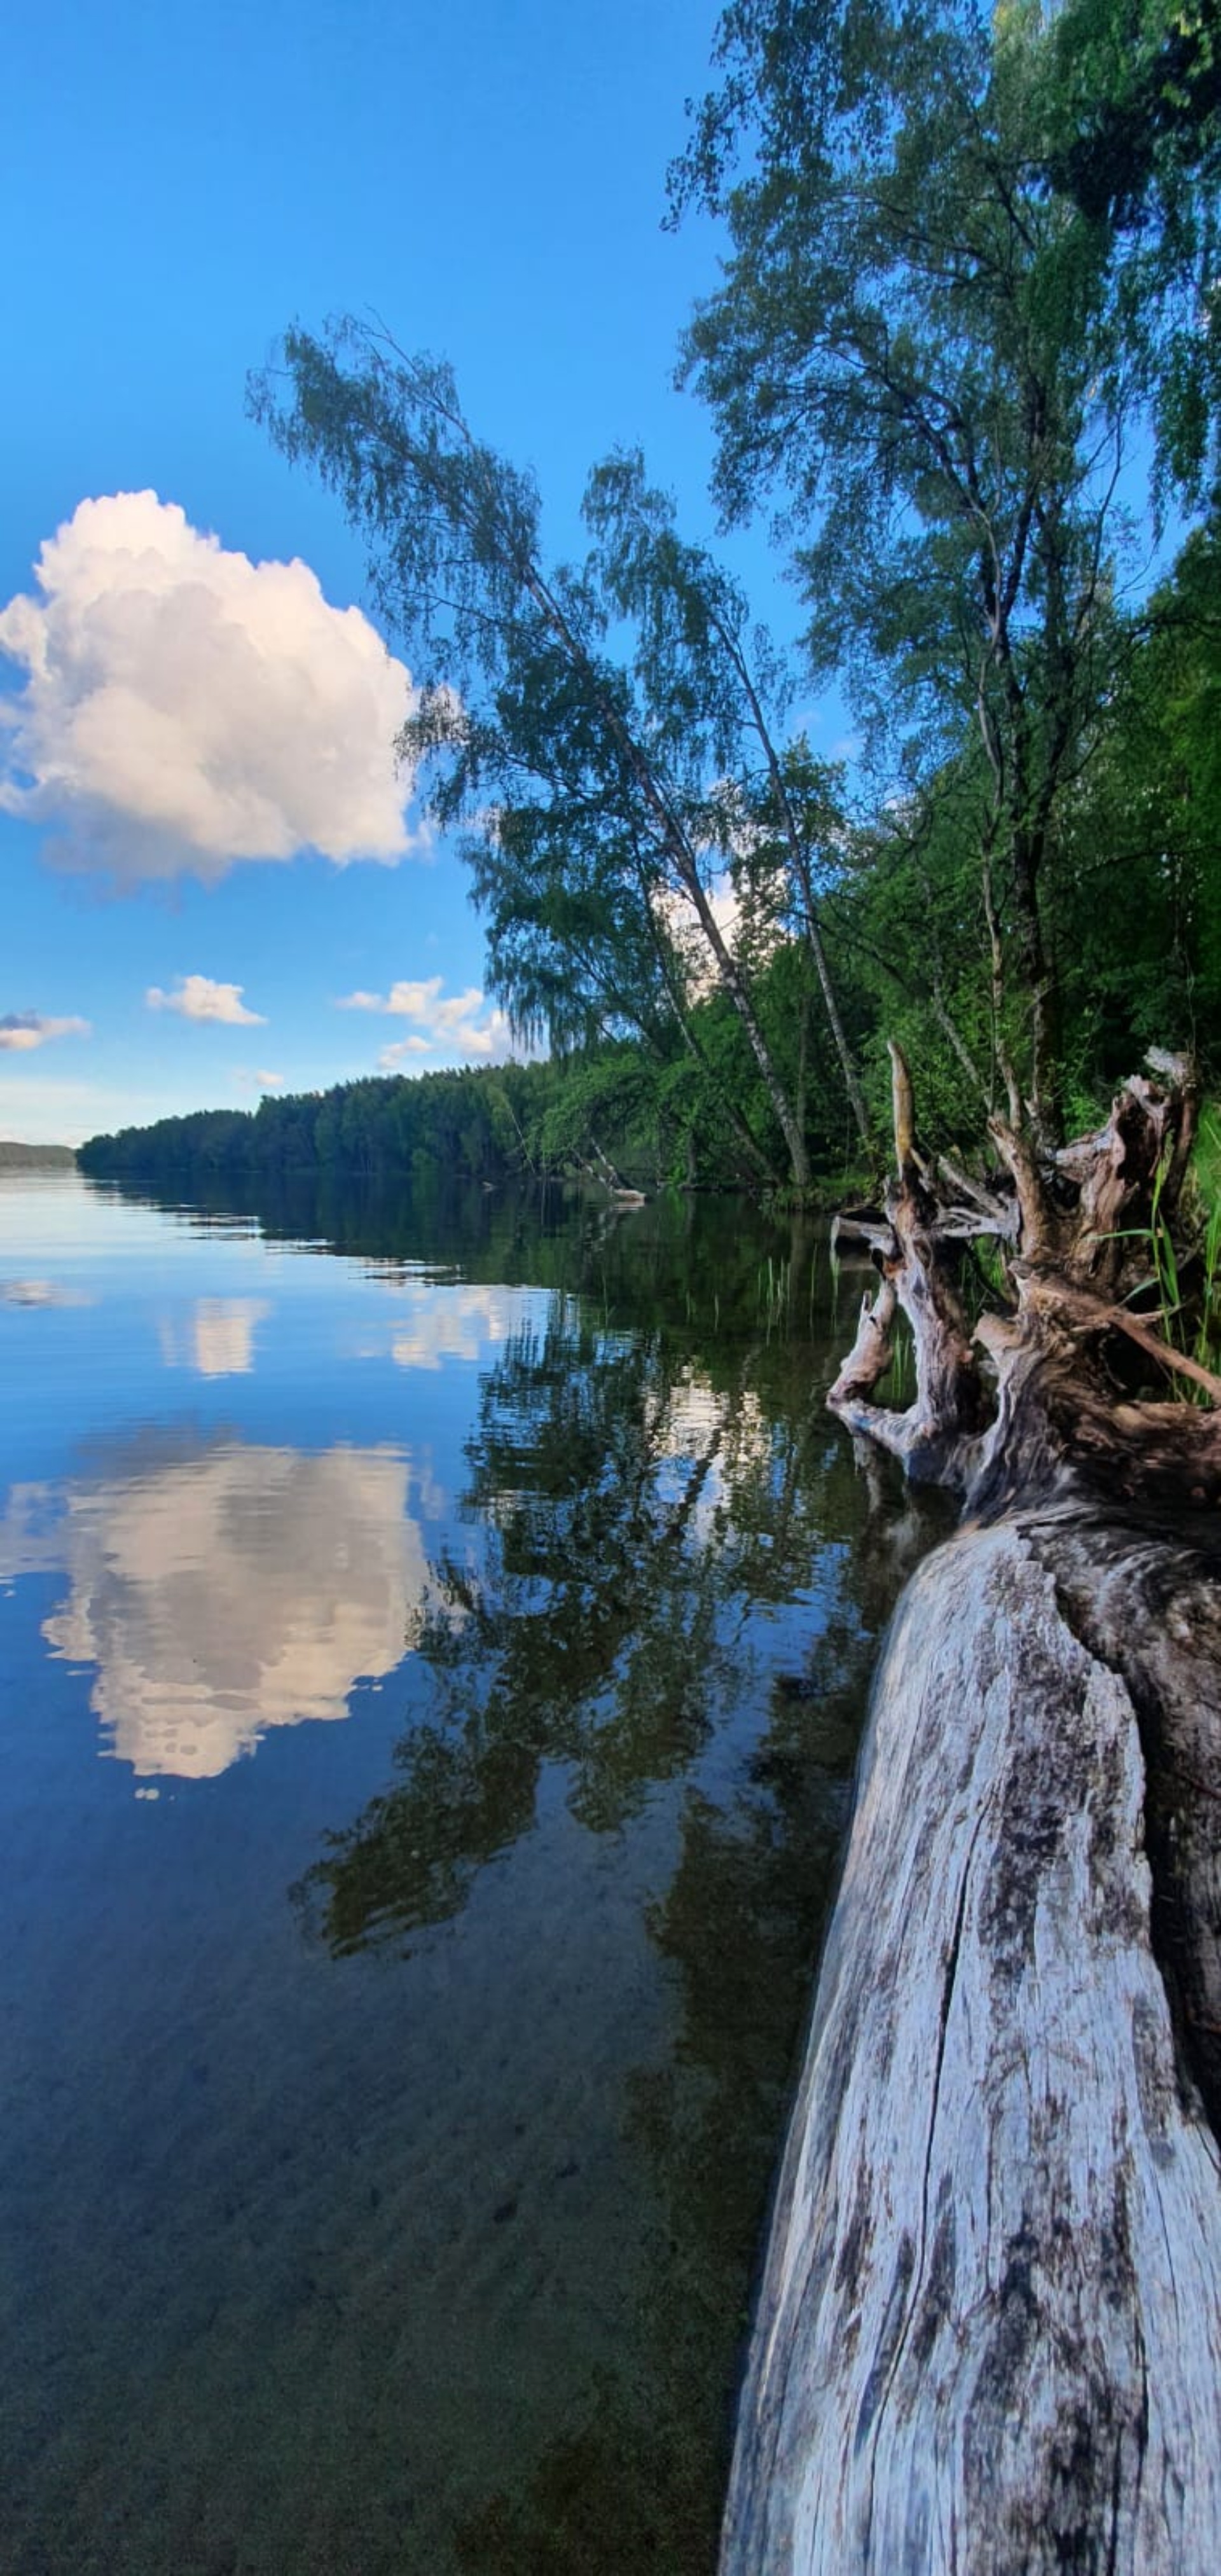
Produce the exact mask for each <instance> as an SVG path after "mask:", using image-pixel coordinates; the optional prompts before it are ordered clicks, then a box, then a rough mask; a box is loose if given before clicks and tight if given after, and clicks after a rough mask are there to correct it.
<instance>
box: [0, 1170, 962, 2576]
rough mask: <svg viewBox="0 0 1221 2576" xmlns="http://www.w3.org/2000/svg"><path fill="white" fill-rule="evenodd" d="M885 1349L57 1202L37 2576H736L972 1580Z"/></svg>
mask: <svg viewBox="0 0 1221 2576" xmlns="http://www.w3.org/2000/svg"><path fill="white" fill-rule="evenodd" d="M303 1247H307V1248H303ZM328 1247H330V1248H328ZM336 1251H338V1252H339V1253H340V1254H342V1255H343V1257H341V1258H336V1257H334V1253H335V1252H336ZM780 1278H783V1281H784V1294H783V1297H782V1298H780V1299H778V1298H777V1292H776V1282H777V1280H778V1279H780ZM831 1291H832V1283H831V1279H830V1273H829V1271H828V1269H827V1266H826V1257H825V1249H823V1248H822V1247H821V1246H820V1243H819V1239H818V1237H817V1234H816V1233H814V1232H811V1231H809V1230H808V1229H805V1230H803V1229H802V1228H800V1227H798V1228H797V1229H796V1230H794V1229H792V1228H788V1227H785V1228H777V1227H774V1226H773V1227H769V1226H768V1225H766V1224H765V1222H764V1221H763V1220H761V1219H759V1218H757V1217H753V1216H751V1215H749V1213H746V1214H744V1213H743V1212H742V1211H740V1210H735V1211H733V1212H732V1213H730V1212H728V1211H726V1210H724V1209H715V1208H712V1209H701V1208H696V1209H692V1208H690V1207H687V1208H683V1207H679V1206H676V1207H673V1208H649V1209H646V1210H643V1211H641V1212H640V1214H639V1215H638V1216H633V1217H632V1218H631V1219H621V1220H615V1219H613V1218H611V1217H610V1216H608V1215H607V1214H606V1213H605V1212H604V1211H599V1210H591V1209H590V1208H589V1207H584V1208H582V1207H580V1206H576V1207H574V1208H572V1209H565V1208H561V1207H558V1206H557V1205H556V1204H555V1203H552V1204H551V1205H550V1206H549V1207H546V1208H544V1209H543V1210H541V1211H540V1210H539V1209H538V1208H537V1207H531V1206H528V1205H527V1204H525V1203H524V1202H523V1203H522V1204H520V1205H518V1204H515V1203H513V1202H512V1201H510V1200H509V1199H508V1198H507V1197H504V1198H502V1199H501V1200H500V1201H498V1202H497V1203H496V1204H494V1205H489V1203H488V1201H487V1200H486V1199H477V1200H476V1201H474V1202H473V1203H471V1204H468V1205H467V1206H466V1207H464V1208H462V1209H455V1208H453V1207H452V1206H446V1205H445V1204H444V1203H442V1202H440V1201H430V1200H422V1199H419V1198H417V1201H416V1203H415V1204H414V1205H412V1204H411V1203H409V1202H404V1201H398V1202H395V1203H393V1204H390V1205H386V1204H383V1205H381V1206H378V1205H377V1204H375V1203H373V1202H370V1201H369V1200H368V1199H367V1198H363V1199H362V1198H359V1197H357V1196H355V1195H353V1194H351V1193H348V1194H346V1195H345V1194H343V1193H341V1192H336V1191H335V1190H334V1189H333V1188H332V1190H331V1191H330V1193H329V1194H327V1195H324V1196H323V1197H322V1198H319V1197H318V1196H317V1195H315V1194H312V1193H311V1194H309V1196H308V1198H305V1199H293V1198H292V1197H291V1194H290V1196H289V1197H288V1198H286V1199H281V1200H278V1201H272V1202H264V1203H263V1204H262V1205H261V1206H260V1207H258V1208H255V1207H253V1206H252V1207H250V1208H246V1209H238V1210H236V1211H234V1210H233V1209H231V1208H230V1209H224V1210H214V1211H212V1212H211V1216H210V1217H207V1216H206V1215H205V1212H204V1211H202V1210H200V1209H199V1208H195V1209H193V1210H192V1209H179V1210H175V1209H174V1208H172V1207H166V1208H156V1207H151V1206H141V1205H137V1204H132V1203H127V1202H124V1201H122V1200H120V1199H116V1198H112V1197H109V1196H107V1195H106V1194H105V1193H101V1194H99V1193H96V1192H93V1191H90V1190H88V1189H86V1188H84V1187H83V1186H81V1185H80V1184H78V1183H76V1182H75V1181H72V1180H64V1181H57V1182H55V1183H54V1184H52V1183H50V1182H44V1183H41V1184H29V1183H27V1184H23V1185H18V1184H12V1183H6V1184H3V1185H0V1389H2V1390H3V1398H2V1400H3V1405H4V1414H5V1424H4V1448H3V1452H2V1455H3V1458H4V1461H5V1469H4V1472H5V1475H6V1478H7V1482H6V1484H5V1485H4V1486H0V1760H2V1761H3V1765H4V1777H5V1780H6V1785H7V1788H8V1792H9V1795H8V1799H7V1802H6V1807H7V1821H6V1824H5V1826H4V1829H3V1830H4V1849H3V1852H2V1853H0V1861H2V1863H3V1867H2V1870H0V2014H2V2015H3V2020H2V2022H0V2027H3V2029H4V2030H5V2032H6V2034H7V2041H6V2047H7V2051H8V2056H9V2066H8V2070H7V2073H8V2081H7V2082H6V2099H7V2102H8V2104H9V2114H8V2117H7V2118H6V2124H5V2138H4V2147H3V2151H2V2152H3V2167H2V2175H0V2233H2V2236H3V2245H4V2255H5V2260H4V2263H3V2265H2V2266H0V2333H2V2334H3V2342H4V2350H3V2376H2V2378H0V2386H2V2387H3V2390H4V2398H3V2403H2V2407H0V2556H2V2557H3V2562H4V2564H5V2566H6V2568H7V2569H12V2570H13V2571H14V2576H35V2571H37V2576H44V2571H45V2570H46V2569H47V2568H48V2567H55V2568H56V2569H57V2570H58V2569H59V2568H64V2569H67V2568H71V2569H72V2570H73V2571H74V2572H75V2571H76V2570H81V2571H85V2570H88V2571H93V2570H95V2569H96V2570H103V2569H106V2570H109V2569H111V2568H114V2569H116V2570H117V2569H120V2568H121V2569H122V2570H123V2571H124V2576H127V2571H132V2576H145V2571H147V2576H154V2571H156V2576H163V2571H164V2569H165V2568H166V2567H168V2566H171V2565H172V2566H173V2567H174V2568H175V2569H178V2570H182V2571H184V2576H194V2571H208V2576H221V2571H222V2570H232V2569H233V2568H235V2567H240V2568H241V2569H242V2570H243V2571H244V2576H279V2571H281V2570H283V2571H285V2576H288V2571H290V2570H291V2571H293V2576H296V2571H299V2570H300V2571H305V2576H309V2571H313V2570H315V2569H316V2570H319V2571H321V2570H323V2569H325V2570H327V2571H328V2576H331V2571H333V2570H334V2569H335V2568H337V2567H339V2566H351V2567H354V2568H359V2569H360V2571H361V2576H379V2571H381V2570H383V2569H384V2570H387V2571H389V2570H391V2569H393V2570H395V2571H402V2570H404V2569H407V2570H415V2569H419V2570H420V2571H421V2576H423V2571H428V2576H432V2571H434V2570H435V2571H437V2576H446V2571H453V2576H457V2571H461V2570H476V2571H480V2570H485V2571H489V2572H490V2571H498V2576H516V2571H519V2570H520V2571H525V2570H526V2569H529V2570H530V2571H531V2576H576V2571H578V2570H579V2571H581V2576H599V2571H601V2570H606V2571H607V2576H610V2571H612V2570H613V2571H614V2576H633V2571H634V2570H635V2569H637V2568H645V2567H648V2568H652V2569H656V2568H657V2567H658V2566H664V2567H666V2568H667V2569H673V2570H675V2571H677V2576H685V2571H687V2570H691V2571H695V2570H703V2571H707V2570H710V2569H711V2567H712V2565H713V2561H714V2554H715V2529H716V2519H717V2511H718V2506H719V2496H720V2481H721V2477H722V2474H723V2467H724V2452H725V2442H726V2436H727V2426H728V2410H729V2403H730V2397H731V2392H732V2383H733V2375H734V2370H735V2366H736V2352H737V2344H738V2337H739V2334H740V2330H741V2322H742V2313H743V2307H744V2302H745V2299H746V2296H747V2287H748V2281H749V2271H750V2264H751V2260H752V2256H753V2252H754V2248H755V2244H756V2239H757V2232H758V2229H759V2226H760V2224H761V2218H762V2211H763V2205H764V2200H765V2195H766V2190H767V2183H768V2178H769V2173H770V2168H771V2163H772V2159H773V2156H774V2153H775V2151H776V2147H777V2143H778V2132H779V2127H780V2124H781V2120H782V2115H783V2106H784V2098H785V2088H786V2084H787V2080H788V2073H789V2067H790V2063H791V2057H792V2051H793V2048H794V2046H795V2043H796V2038H797V2035H798V2032H799V2028H800V2022H801V2016H802V2013H803V2010H804V2007H805V2003H806V2000H807V1995H808V1984H809V1975H810V1968H811V1960H812V1953H813V1948H814V1944H815V1941H816V1937H817V1925H818V1921H819V1917H820V1913H821V1909H822V1906H823V1903H824V1900H825V1895H826V1889H827V1886H828V1883H829V1876H830V1871H831V1868H832V1866H833V1861H834V1854H835V1850H836V1846H837V1840H838V1836H839V1833H840V1830H841V1826H842V1821H843V1817H844V1814H845V1808H846V1798H847V1787H848V1779H849V1773H850V1766H851V1760H852V1753H853V1747H854V1743H855V1739H856V1729H857V1725H858V1722H859V1714H860V1707H861V1700H862V1692H863V1687H864V1681H865V1676H866V1674H867V1670H868V1666H869V1663H870V1660H871V1655H872V1641H873V1639H874V1636H875V1634H876V1631H877V1628H878V1625H879V1622H880V1621H881V1619H882V1618H883V1617H884V1616H885V1615H886V1612H887V1610H888V1608H889V1604H890V1601H891V1599H892V1598H893V1595H894V1591H895V1589H896V1586H897V1583H898V1581H899V1579H900V1576H901V1573H902V1570H903V1568H904V1566H905V1565H906V1564H907V1563H909V1562H910V1561H911V1559H912V1557H913V1555H914V1554H915V1553H916V1552H917V1551H918V1550H919V1549H920V1548H921V1547H922V1546H923V1545H925V1544H926V1543H927V1542H928V1538H929V1536H930V1535H931V1534H932V1533H931V1531H930V1527H929V1525H928V1524H927V1522H926V1521H925V1520H924V1519H923V1518H922V1517H920V1516H918V1515H916V1514H915V1513H913V1511H912V1510H911V1509H910V1507H908V1506H906V1505H901V1504H900V1501H899V1498H898V1497H897V1496H896V1495H895V1493H894V1491H893V1489H892V1488H891V1487H890V1486H889V1484H888V1483H886V1482H885V1480H883V1483H882V1485H881V1486H877V1487H874V1488H871V1487H870V1486H869V1485H868V1484H866V1483H865V1482H864V1481H862V1479H861V1478H860V1477H859V1476H858V1474H857V1472H856V1470H855V1468H854V1465H853V1461H852V1458H851V1453H850V1451H849V1449H848V1447H847V1444H846V1443H845V1442H844V1441H843V1439H842V1437H841V1435H840V1434H839V1432H838V1431H837V1430H836V1429H835V1428H834V1426H832V1425H831V1424H830V1423H829V1422H828V1421H827V1419H826V1417H825V1415H824V1413H823V1411H822V1406H821V1387H822V1385H823V1384H824V1383H825V1382H826V1379H827V1377H828V1375H829V1373H830V1363H831V1355H832V1351H833V1348H834V1344H835V1338H836V1328H835V1326H834V1324H833V1321H832V1318H831V1316H830V1313H829V1311H828V1300H829V1298H830V1295H831ZM35 1292H36V1293H35ZM340 1719H345V1720H346V1721H347V1722H346V1723H345V1724H342V1725H340V1724H338V1723H336V1722H335V1721H338V1720H340ZM321 1721H326V1722H325V1723H322V1722H321ZM99 1752H100V1753H101V1754H103V1755H104V1756H105V1757H107V1758H106V1759H104V1760H103V1761H102V1762H99V1761H98V1760H97V1755H98V1754H99ZM243 1757H244V1758H243ZM153 1792H156V1793H157V1794H156V1796H155V1797H154V1796H153Z"/></svg>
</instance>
